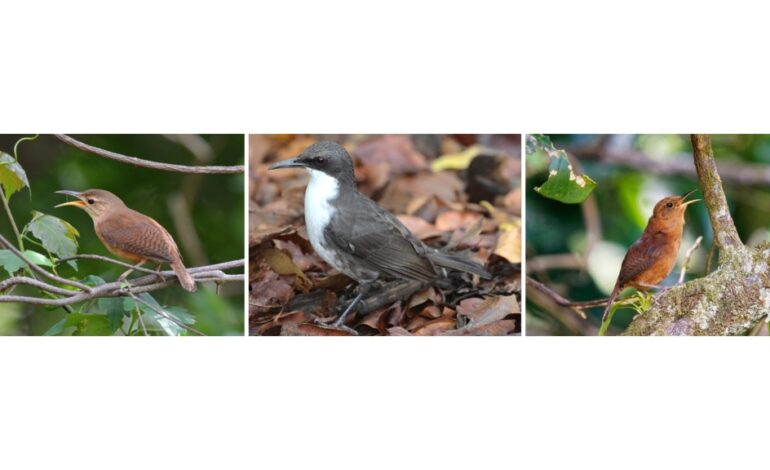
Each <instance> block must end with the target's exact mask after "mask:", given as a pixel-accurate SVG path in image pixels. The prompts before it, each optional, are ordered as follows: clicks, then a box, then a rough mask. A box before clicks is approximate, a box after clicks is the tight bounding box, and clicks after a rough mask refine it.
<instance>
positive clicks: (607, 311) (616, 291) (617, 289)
mask: <svg viewBox="0 0 770 470" xmlns="http://www.w3.org/2000/svg"><path fill="white" fill-rule="evenodd" d="M620 291H621V289H620V285H619V284H615V288H614V289H612V294H610V298H609V299H607V306H606V307H604V314H603V315H602V322H605V321H607V315H609V314H610V308H612V303H613V302H615V298H617V296H618V294H620Z"/></svg>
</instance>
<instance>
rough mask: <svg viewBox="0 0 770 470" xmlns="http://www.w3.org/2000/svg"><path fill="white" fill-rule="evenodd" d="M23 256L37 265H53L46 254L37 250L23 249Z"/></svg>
mask: <svg viewBox="0 0 770 470" xmlns="http://www.w3.org/2000/svg"><path fill="white" fill-rule="evenodd" d="M24 256H26V257H27V259H28V260H30V261H32V262H33V263H35V264H36V265H38V266H47V267H49V268H50V267H51V266H53V262H52V261H51V260H50V259H49V258H48V257H47V256H46V255H44V254H42V253H38V252H37V251H32V250H24Z"/></svg>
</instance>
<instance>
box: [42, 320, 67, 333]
mask: <svg viewBox="0 0 770 470" xmlns="http://www.w3.org/2000/svg"><path fill="white" fill-rule="evenodd" d="M65 323H67V319H66V318H62V319H61V320H59V321H57V322H56V323H54V325H53V326H52V327H51V328H48V330H47V331H46V332H45V333H43V336H56V335H59V334H61V332H62V331H64V324H65Z"/></svg>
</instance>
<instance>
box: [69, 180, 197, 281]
mask: <svg viewBox="0 0 770 470" xmlns="http://www.w3.org/2000/svg"><path fill="white" fill-rule="evenodd" d="M56 192H57V193H58V194H66V195H68V196H72V197H75V198H77V200H75V201H69V202H65V203H62V204H59V205H57V206H56V207H63V206H75V207H79V208H81V209H83V210H84V211H86V213H87V214H88V215H89V216H91V219H93V222H94V230H95V232H96V236H97V237H99V240H101V242H102V243H103V244H104V246H105V247H106V248H107V249H108V250H109V251H110V252H111V253H113V254H115V255H117V256H119V257H121V258H124V259H127V260H129V261H132V262H134V263H137V264H136V265H135V266H134V267H139V266H141V265H142V264H144V263H146V262H148V261H151V262H154V263H157V264H158V269H160V265H161V264H162V263H168V264H170V265H171V269H173V270H174V272H175V273H176V276H177V278H178V279H179V283H180V284H181V285H182V287H183V288H184V289H185V290H187V291H189V292H194V291H195V290H196V286H195V280H194V279H193V278H192V276H190V273H189V272H187V268H185V266H184V264H183V263H182V256H181V255H180V254H179V248H177V246H176V243H175V242H174V239H173V238H172V237H171V234H169V233H168V231H167V230H166V229H165V228H163V226H162V225H160V224H159V223H158V222H156V221H155V220H154V219H153V218H151V217H148V216H146V215H144V214H142V213H139V212H137V211H135V210H133V209H130V208H128V207H127V206H126V204H125V203H124V202H123V201H122V200H121V199H120V198H119V197H118V196H116V195H114V194H112V193H111V192H109V191H105V190H103V189H89V190H87V191H83V192H77V191H67V190H61V191H56ZM130 272H131V270H128V271H126V272H125V273H123V274H122V275H121V277H120V279H121V280H122V279H125V277H126V276H127V275H128V273H130Z"/></svg>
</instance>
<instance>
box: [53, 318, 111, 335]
mask: <svg viewBox="0 0 770 470" xmlns="http://www.w3.org/2000/svg"><path fill="white" fill-rule="evenodd" d="M64 327H74V328H75V332H74V333H73V335H75V336H110V335H112V333H113V332H114V331H115V330H112V329H111V328H110V319H109V318H107V315H105V314H101V313H70V314H69V315H67V320H66V321H65V322H64Z"/></svg>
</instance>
